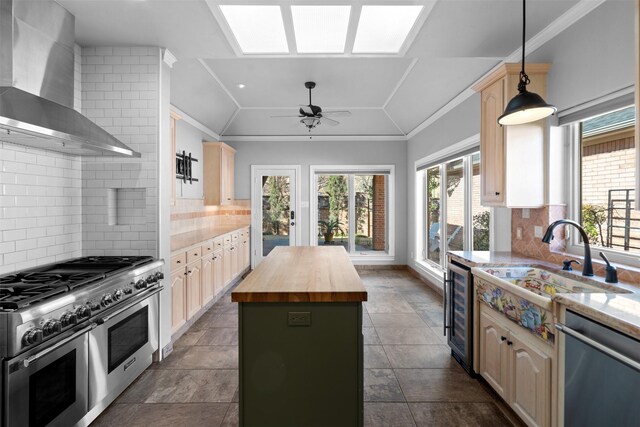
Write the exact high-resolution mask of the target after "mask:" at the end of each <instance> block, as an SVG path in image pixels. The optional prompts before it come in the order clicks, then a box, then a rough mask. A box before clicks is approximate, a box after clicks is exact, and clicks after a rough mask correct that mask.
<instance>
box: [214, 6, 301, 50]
mask: <svg viewBox="0 0 640 427" xmlns="http://www.w3.org/2000/svg"><path fill="white" fill-rule="evenodd" d="M220 10H221V11H222V14H223V15H224V17H225V19H226V20H227V23H228V24H229V27H230V28H231V31H232V32H233V35H234V36H235V38H236V40H237V41H238V44H239V45H240V49H242V52H243V53H248V54H258V53H267V54H268V53H289V46H288V45H287V36H286V35H285V32H284V23H283V21H282V13H281V11H280V6H265V5H250V6H249V5H241V6H237V5H220Z"/></svg>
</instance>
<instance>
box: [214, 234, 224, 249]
mask: <svg viewBox="0 0 640 427" xmlns="http://www.w3.org/2000/svg"><path fill="white" fill-rule="evenodd" d="M222 246H224V237H218V238H217V239H213V250H214V251H217V250H218V249H222Z"/></svg>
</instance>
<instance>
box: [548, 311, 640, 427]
mask: <svg viewBox="0 0 640 427" xmlns="http://www.w3.org/2000/svg"><path fill="white" fill-rule="evenodd" d="M556 328H557V329H558V330H559V331H561V332H563V333H564V334H565V335H566V346H565V373H564V375H565V377H564V425H565V426H567V427H571V426H580V427H589V426H593V427H605V426H616V427H624V426H634V427H635V426H638V425H639V424H638V423H640V341H637V340H635V339H633V338H631V337H629V336H627V335H624V334H622V333H620V332H617V331H614V330H613V329H610V328H608V327H606V326H603V325H601V324H600V323H597V322H595V321H593V320H591V319H588V318H586V317H584V316H581V315H579V314H576V313H574V312H571V311H567V316H566V323H565V324H564V325H563V324H556Z"/></svg>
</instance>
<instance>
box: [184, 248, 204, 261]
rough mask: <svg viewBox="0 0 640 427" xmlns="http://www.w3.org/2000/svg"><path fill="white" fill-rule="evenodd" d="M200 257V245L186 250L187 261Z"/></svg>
mask: <svg viewBox="0 0 640 427" xmlns="http://www.w3.org/2000/svg"><path fill="white" fill-rule="evenodd" d="M201 257H202V247H200V246H198V247H196V248H193V249H191V250H189V251H188V252H187V262H193V261H196V260H198V259H200V258H201Z"/></svg>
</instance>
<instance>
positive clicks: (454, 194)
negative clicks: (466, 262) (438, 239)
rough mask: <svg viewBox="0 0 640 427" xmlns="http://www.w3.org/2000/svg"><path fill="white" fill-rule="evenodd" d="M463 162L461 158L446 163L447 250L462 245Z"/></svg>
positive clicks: (458, 248) (455, 249) (461, 247)
mask: <svg viewBox="0 0 640 427" xmlns="http://www.w3.org/2000/svg"><path fill="white" fill-rule="evenodd" d="M463 165H464V162H463V161H462V159H460V160H454V161H452V162H449V163H447V164H446V170H447V175H446V176H447V193H446V197H447V230H446V235H447V244H446V249H447V250H448V251H461V250H463V247H464V230H463V226H464V168H463Z"/></svg>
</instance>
